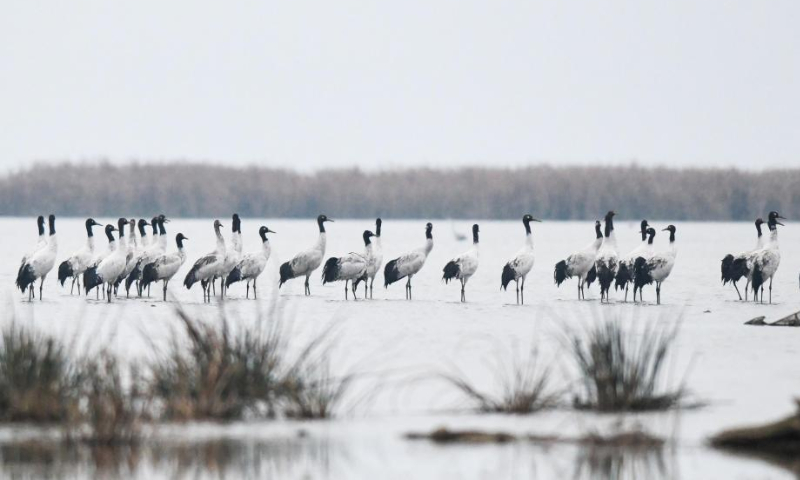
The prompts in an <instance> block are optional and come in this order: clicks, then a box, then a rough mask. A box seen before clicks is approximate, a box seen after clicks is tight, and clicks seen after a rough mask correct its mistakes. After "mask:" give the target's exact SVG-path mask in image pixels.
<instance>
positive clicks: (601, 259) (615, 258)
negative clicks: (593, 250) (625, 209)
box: [594, 211, 619, 302]
mask: <svg viewBox="0 0 800 480" xmlns="http://www.w3.org/2000/svg"><path fill="white" fill-rule="evenodd" d="M615 215H616V213H615V212H614V211H609V212H608V213H606V218H605V228H604V230H603V234H604V238H603V244H602V245H600V249H599V250H598V251H597V257H596V258H595V259H594V266H595V268H596V269H597V283H599V284H600V302H602V301H603V300H605V301H606V302H608V293H609V291H611V282H613V281H614V277H615V276H616V275H617V269H618V268H619V254H618V253H617V236H616V234H615V233H614V216H615Z"/></svg>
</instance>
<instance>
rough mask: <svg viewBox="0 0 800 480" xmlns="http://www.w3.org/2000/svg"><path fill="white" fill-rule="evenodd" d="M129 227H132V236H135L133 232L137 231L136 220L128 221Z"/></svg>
mask: <svg viewBox="0 0 800 480" xmlns="http://www.w3.org/2000/svg"><path fill="white" fill-rule="evenodd" d="M128 225H129V226H130V227H131V234H133V232H135V231H136V219H135V218H131V219H130V220H128Z"/></svg>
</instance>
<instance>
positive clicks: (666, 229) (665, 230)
mask: <svg viewBox="0 0 800 480" xmlns="http://www.w3.org/2000/svg"><path fill="white" fill-rule="evenodd" d="M661 231H662V232H669V228H665V229H663V230H661Z"/></svg>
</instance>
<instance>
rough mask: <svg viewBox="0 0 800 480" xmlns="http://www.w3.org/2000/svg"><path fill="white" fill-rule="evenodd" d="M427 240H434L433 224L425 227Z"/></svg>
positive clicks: (429, 223)
mask: <svg viewBox="0 0 800 480" xmlns="http://www.w3.org/2000/svg"><path fill="white" fill-rule="evenodd" d="M425 238H427V239H430V240H433V224H432V223H431V222H428V223H427V225H425Z"/></svg>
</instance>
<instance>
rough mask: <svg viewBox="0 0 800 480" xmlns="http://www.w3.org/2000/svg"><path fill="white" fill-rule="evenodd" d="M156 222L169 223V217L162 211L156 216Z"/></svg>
mask: <svg viewBox="0 0 800 480" xmlns="http://www.w3.org/2000/svg"><path fill="white" fill-rule="evenodd" d="M158 223H169V218H167V216H166V215H164V214H163V213H162V214H161V215H159V216H158Z"/></svg>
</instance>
